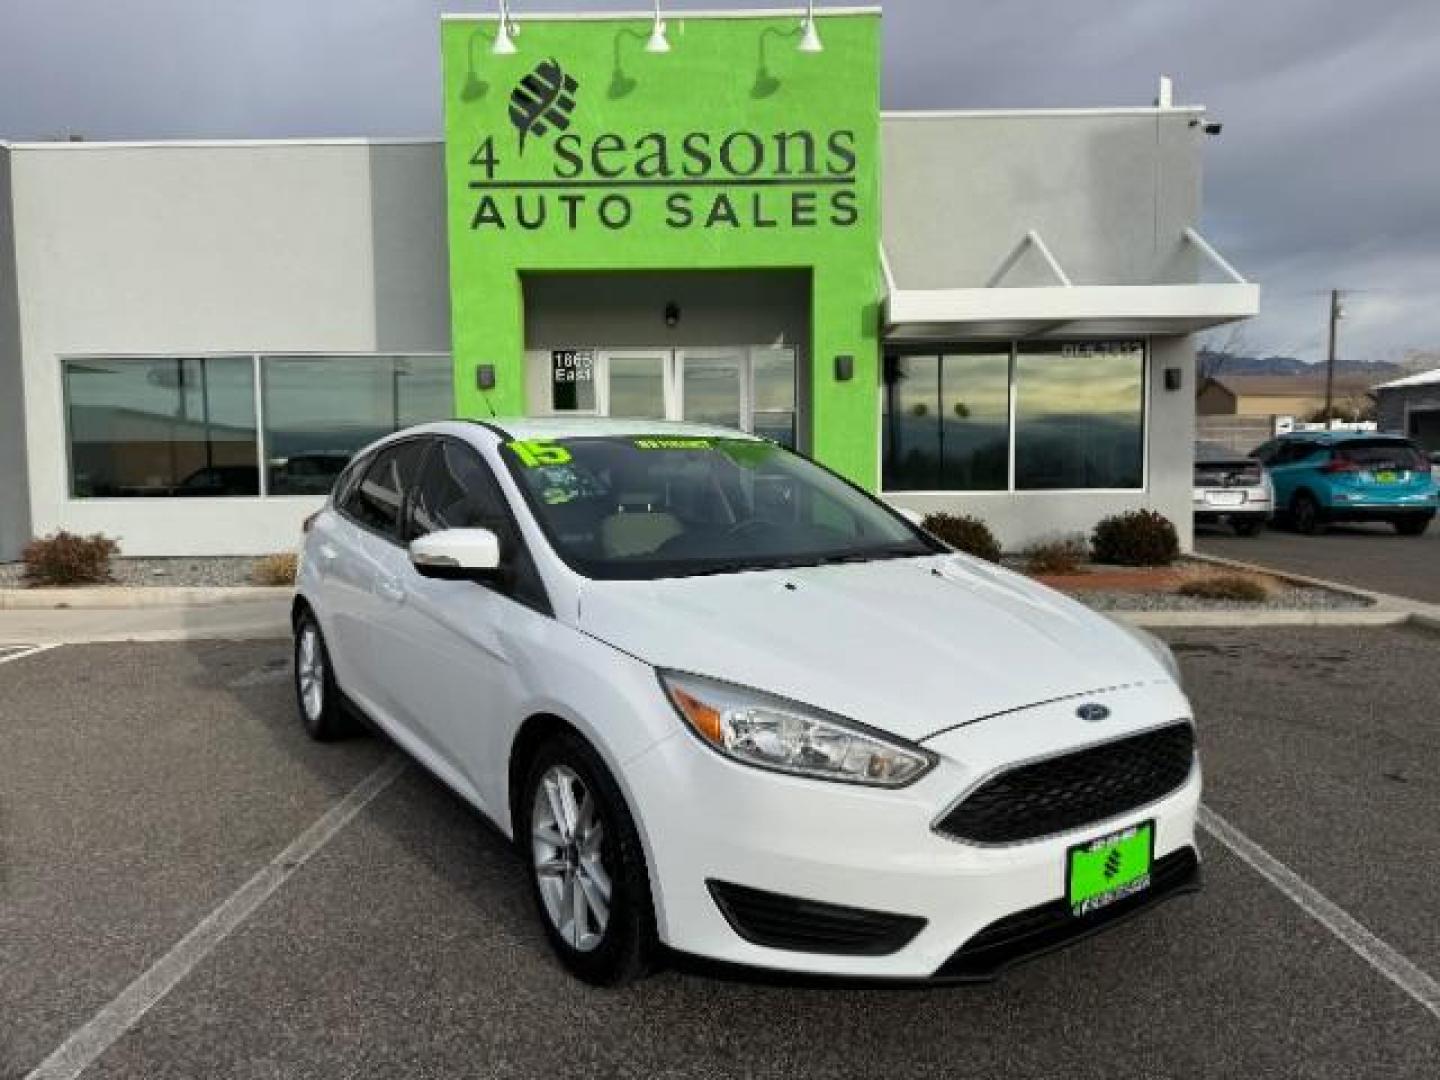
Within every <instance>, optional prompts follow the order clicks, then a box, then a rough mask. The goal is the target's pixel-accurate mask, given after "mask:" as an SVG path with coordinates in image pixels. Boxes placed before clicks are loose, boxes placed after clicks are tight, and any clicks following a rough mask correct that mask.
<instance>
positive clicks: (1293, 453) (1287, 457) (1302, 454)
mask: <svg viewBox="0 0 1440 1080" xmlns="http://www.w3.org/2000/svg"><path fill="white" fill-rule="evenodd" d="M1315 450H1316V446H1315V444H1314V443H1312V442H1301V441H1296V442H1288V443H1286V444H1285V445H1284V446H1283V447H1281V448H1280V454H1279V456H1278V457H1277V458H1276V459H1275V464H1277V465H1294V464H1295V463H1296V462H1298V461H1304V460H1305V459H1306V458H1308V457H1309V456H1310V455H1311V454H1313V453H1315Z"/></svg>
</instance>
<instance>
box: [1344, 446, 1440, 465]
mask: <svg viewBox="0 0 1440 1080" xmlns="http://www.w3.org/2000/svg"><path fill="white" fill-rule="evenodd" d="M1335 454H1336V456H1337V457H1339V458H1342V459H1343V460H1345V461H1349V462H1353V463H1354V464H1356V465H1359V466H1360V467H1361V468H1366V469H1401V470H1406V469H1428V468H1429V467H1430V466H1429V464H1428V463H1427V462H1426V461H1425V459H1424V458H1423V457H1422V455H1421V453H1420V449H1419V447H1417V446H1415V445H1414V444H1413V443H1409V442H1406V441H1404V440H1402V439H1355V440H1353V441H1352V442H1347V443H1343V444H1341V445H1340V446H1338V447H1336V450H1335Z"/></svg>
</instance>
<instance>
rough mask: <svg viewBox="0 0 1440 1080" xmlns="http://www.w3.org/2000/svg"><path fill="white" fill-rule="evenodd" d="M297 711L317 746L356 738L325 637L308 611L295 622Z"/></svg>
mask: <svg viewBox="0 0 1440 1080" xmlns="http://www.w3.org/2000/svg"><path fill="white" fill-rule="evenodd" d="M295 707H296V708H297V709H298V710H299V712H300V721H301V723H303V724H304V725H305V733H306V734H307V735H309V736H310V737H311V738H312V739H314V740H315V741H316V742H334V741H336V740H337V739H344V738H346V737H348V736H350V735H353V734H355V725H354V724H353V723H352V722H351V720H350V717H349V716H348V715H347V714H346V712H345V704H344V702H343V701H342V700H341V697H340V688H339V687H338V686H337V685H336V684H335V669H334V667H333V666H331V663H330V650H329V649H327V648H326V647H325V635H324V634H323V633H321V632H320V623H319V622H318V621H317V620H316V618H315V614H314V612H311V611H308V610H307V611H303V612H301V614H300V617H299V618H297V619H296V620H295Z"/></svg>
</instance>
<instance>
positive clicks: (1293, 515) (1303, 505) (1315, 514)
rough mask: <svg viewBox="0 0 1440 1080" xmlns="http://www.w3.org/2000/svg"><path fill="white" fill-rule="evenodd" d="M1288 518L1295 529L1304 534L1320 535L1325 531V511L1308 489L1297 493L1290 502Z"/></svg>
mask: <svg viewBox="0 0 1440 1080" xmlns="http://www.w3.org/2000/svg"><path fill="white" fill-rule="evenodd" d="M1290 520H1291V521H1293V522H1294V523H1295V531H1296V532H1298V533H1303V534H1305V535H1306V536H1320V535H1321V534H1322V533H1324V532H1325V511H1324V510H1323V509H1321V507H1320V504H1319V503H1318V502H1316V501H1315V496H1314V495H1311V494H1310V493H1309V492H1308V491H1302V492H1300V493H1298V494H1297V495H1296V496H1295V498H1294V499H1292V500H1291V502H1290Z"/></svg>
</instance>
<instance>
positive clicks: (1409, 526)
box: [1395, 514, 1434, 536]
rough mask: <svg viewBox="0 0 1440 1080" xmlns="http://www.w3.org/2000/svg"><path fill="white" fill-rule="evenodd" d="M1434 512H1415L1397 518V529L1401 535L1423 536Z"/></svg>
mask: <svg viewBox="0 0 1440 1080" xmlns="http://www.w3.org/2000/svg"><path fill="white" fill-rule="evenodd" d="M1433 519H1434V515H1433V514H1414V515H1412V516H1409V517H1401V518H1396V519H1395V531H1396V532H1397V533H1399V534H1400V535H1401V536H1421V535H1423V534H1424V532H1425V530H1426V529H1428V528H1429V527H1430V522H1431V521H1432V520H1433Z"/></svg>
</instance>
